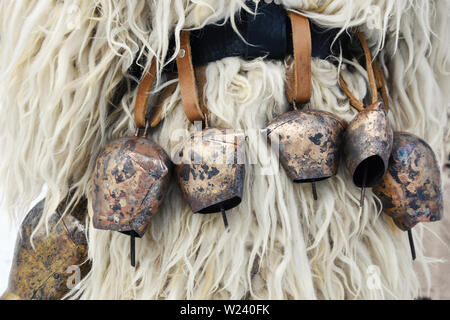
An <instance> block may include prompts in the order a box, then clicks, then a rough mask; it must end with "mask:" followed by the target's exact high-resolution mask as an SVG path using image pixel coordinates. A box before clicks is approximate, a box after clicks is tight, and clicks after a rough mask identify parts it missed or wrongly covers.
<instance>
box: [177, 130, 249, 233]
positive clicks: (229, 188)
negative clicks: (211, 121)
mask: <svg viewBox="0 0 450 320" xmlns="http://www.w3.org/2000/svg"><path fill="white" fill-rule="evenodd" d="M245 139H246V135H245V134H244V133H242V132H238V131H234V130H231V129H222V128H210V127H208V125H207V127H206V128H205V129H204V130H201V131H196V132H194V133H193V134H192V135H191V136H190V137H189V138H188V140H187V142H184V143H183V145H182V146H181V147H180V148H179V149H178V150H177V152H176V157H177V161H176V162H177V163H178V165H177V167H176V176H177V181H178V183H179V185H180V188H181V191H182V192H183V194H184V196H185V198H186V200H187V202H188V204H189V206H190V207H191V209H192V211H193V212H194V213H204V214H207V213H217V212H221V213H222V217H223V219H224V223H225V226H226V227H228V223H227V220H226V215H225V211H226V210H230V209H232V208H234V207H236V206H237V205H239V204H240V202H241V200H242V194H243V189H244V178H245Z"/></svg>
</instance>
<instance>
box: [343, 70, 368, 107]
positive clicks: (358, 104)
mask: <svg viewBox="0 0 450 320" xmlns="http://www.w3.org/2000/svg"><path fill="white" fill-rule="evenodd" d="M339 83H340V85H341V87H342V89H343V90H344V92H345V94H346V95H347V97H348V100H349V101H350V104H351V105H352V106H353V107H354V108H355V109H356V110H358V111H362V110H364V103H362V102H361V101H359V100H358V99H357V98H356V97H355V96H354V95H353V93H352V92H351V91H350V89H349V88H348V86H347V83H345V81H344V78H342V74H340V75H339Z"/></svg>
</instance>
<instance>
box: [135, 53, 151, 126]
mask: <svg viewBox="0 0 450 320" xmlns="http://www.w3.org/2000/svg"><path fill="white" fill-rule="evenodd" d="M155 78H156V59H153V61H152V64H151V65H150V70H149V71H148V72H147V73H145V74H144V77H143V78H142V80H141V83H140V84H139V88H138V93H137V97H136V104H135V106H134V122H135V123H136V126H137V127H138V128H145V122H146V119H145V115H146V113H147V102H148V97H149V95H150V91H151V90H152V88H153V85H154V83H155Z"/></svg>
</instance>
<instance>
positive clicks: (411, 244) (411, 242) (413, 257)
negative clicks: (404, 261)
mask: <svg viewBox="0 0 450 320" xmlns="http://www.w3.org/2000/svg"><path fill="white" fill-rule="evenodd" d="M408 239H409V246H410V247H411V255H412V259H413V261H414V260H416V249H415V248H414V238H413V235H412V230H411V229H409V230H408Z"/></svg>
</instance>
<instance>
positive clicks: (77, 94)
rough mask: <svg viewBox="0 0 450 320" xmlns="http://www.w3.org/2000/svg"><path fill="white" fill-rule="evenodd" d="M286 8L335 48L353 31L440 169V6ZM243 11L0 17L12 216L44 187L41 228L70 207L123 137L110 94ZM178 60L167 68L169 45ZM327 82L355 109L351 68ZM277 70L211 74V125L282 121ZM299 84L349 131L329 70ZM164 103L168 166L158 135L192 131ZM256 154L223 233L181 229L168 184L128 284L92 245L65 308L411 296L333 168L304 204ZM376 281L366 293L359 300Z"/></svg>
mask: <svg viewBox="0 0 450 320" xmlns="http://www.w3.org/2000/svg"><path fill="white" fill-rule="evenodd" d="M284 4H285V5H286V6H287V7H291V8H296V9H302V10H304V13H305V14H307V15H308V16H310V17H311V18H312V19H314V20H315V21H317V22H319V23H321V24H323V25H325V26H330V27H341V28H342V32H346V31H345V30H346V29H347V28H349V27H352V26H360V27H361V29H362V31H363V32H364V34H365V35H366V36H367V37H368V40H369V44H370V45H371V48H372V51H373V52H374V54H375V53H378V54H379V55H380V59H381V61H382V64H381V67H382V69H383V71H384V72H385V74H386V75H387V76H388V80H389V89H390V94H391V112H390V119H391V123H392V125H393V127H394V128H395V129H396V130H404V131H409V132H411V133H415V134H417V135H419V136H421V137H423V138H424V139H425V140H427V141H428V142H429V143H430V144H431V145H432V146H433V148H434V149H435V151H437V152H438V153H439V154H440V156H441V157H442V153H441V151H442V150H441V149H442V137H443V128H444V125H445V122H446V117H443V116H442V114H444V113H445V110H446V104H448V101H449V96H448V90H445V89H448V87H449V73H450V67H449V50H448V49H449V48H448V47H449V43H450V41H448V40H449V39H448V37H449V33H448V21H449V19H448V12H449V10H448V4H446V3H445V2H443V1H425V0H423V1H422V0H416V1H407V0H402V1H396V0H395V1H394V0H373V1H371V2H370V3H369V2H361V1H347V0H345V1H343V0H342V1H332V2H330V1H293V0H290V1H284ZM74 6H75V7H74ZM74 8H75V9H74ZM240 8H243V9H242V10H248V9H247V8H244V1H242V0H232V1H227V2H224V1H219V0H214V1H213V0H208V1H206V0H203V1H201V0H196V1H194V0H191V1H182V0H172V1H165V0H164V1H119V0H97V1H84V0H81V1H63V2H61V1H49V0H42V1H35V2H31V1H30V2H28V1H2V2H0V17H1V22H0V38H1V45H2V50H1V51H0V99H1V103H0V105H1V107H0V108H1V112H2V113H1V114H2V115H3V116H2V117H1V118H0V137H1V138H0V139H1V143H2V146H3V148H4V150H5V154H6V156H5V160H4V161H3V163H2V164H1V165H2V166H1V168H0V175H1V176H2V177H3V178H2V181H1V184H2V188H3V190H4V191H5V199H4V203H5V205H6V206H7V208H8V210H9V212H10V213H11V214H13V215H16V216H17V217H20V216H23V214H24V213H25V211H26V210H27V209H28V206H29V204H30V203H31V201H32V200H33V199H34V198H35V197H36V196H37V195H38V194H39V193H40V190H41V188H42V186H43V185H44V184H46V185H47V186H48V195H47V202H46V213H47V214H46V216H47V217H48V216H49V214H48V213H51V212H53V211H54V210H55V209H56V207H57V205H58V204H59V203H60V202H61V201H62V199H64V198H65V197H66V196H67V195H68V194H69V192H70V191H73V192H74V193H73V197H72V199H73V202H76V201H77V200H78V199H80V198H81V197H83V196H85V195H87V196H88V197H89V195H90V193H91V188H92V186H91V184H90V175H91V171H92V166H93V163H94V160H95V156H96V155H97V154H98V152H99V150H100V149H101V147H102V146H103V145H104V144H105V143H107V142H108V141H110V140H112V139H114V138H116V137H121V136H125V135H129V134H132V133H133V132H134V124H133V117H132V111H133V102H134V99H135V95H136V91H133V92H129V93H127V94H126V95H125V96H124V97H123V99H121V100H120V101H114V89H115V88H116V86H117V84H118V83H119V81H120V80H121V79H122V78H123V75H124V73H125V72H126V71H127V69H128V67H129V66H130V65H131V63H132V61H133V59H134V57H135V56H136V55H138V54H141V55H147V56H148V58H149V59H148V60H147V61H149V60H150V59H151V58H152V57H153V56H157V57H158V62H159V64H158V70H161V69H162V67H163V66H164V64H165V63H167V62H168V61H170V60H171V59H173V58H174V57H167V56H166V55H165V52H166V51H167V49H168V45H169V38H170V35H171V34H172V33H175V36H176V39H179V33H180V30H181V29H182V28H195V27H201V26H202V25H204V24H206V23H210V22H213V21H217V20H219V19H221V18H226V17H232V16H233V13H234V12H235V11H236V10H238V9H240ZM374 12H375V13H376V14H373V13H374ZM24 17H26V18H24ZM74 19H75V20H74ZM176 45H177V48H176V50H175V54H176V53H177V52H178V46H179V41H177V42H176ZM382 48H383V50H382V51H381V49H382ZM147 64H148V62H147ZM340 66H341V67H342V69H343V70H342V72H343V73H344V77H345V79H346V81H347V83H348V84H349V86H350V88H351V89H352V90H353V92H355V95H356V96H357V97H358V98H362V97H364V96H365V94H366V92H367V86H366V79H365V74H364V70H363V69H362V68H361V67H360V66H358V67H357V68H356V71H357V72H355V73H350V72H348V71H347V70H346V68H345V65H344V64H342V65H340ZM147 67H148V65H147ZM284 68H285V67H284V65H283V63H281V62H272V61H266V60H263V59H256V60H253V61H243V60H241V59H239V58H226V59H223V60H221V61H218V62H215V63H211V64H209V66H208V68H207V80H208V82H207V85H206V87H205V93H206V98H207V99H208V101H209V104H208V107H209V109H210V111H211V113H212V119H211V124H213V125H217V126H221V127H230V128H231V127H232V128H242V129H245V130H249V131H251V129H260V128H263V127H264V126H265V124H266V122H267V121H268V120H270V119H272V118H273V117H274V116H276V115H278V114H280V113H282V112H284V111H286V110H287V109H288V106H287V103H286V100H285V96H284ZM312 71H313V96H312V104H313V106H314V107H316V108H318V109H322V110H328V111H331V112H333V113H335V114H336V115H338V116H340V117H342V118H344V119H346V120H350V119H351V118H352V117H353V116H354V114H355V111H354V110H353V109H352V108H351V107H350V106H349V104H348V101H347V100H346V97H345V95H344V94H343V92H342V91H341V90H340V88H339V86H338V83H337V75H338V68H336V67H335V66H333V65H332V64H330V63H329V62H326V61H320V60H316V59H314V61H313V70H312ZM159 84H160V85H162V84H163V83H162V82H161V81H160V82H159ZM168 100H170V101H166V104H165V108H166V111H168V112H167V115H166V118H165V120H164V121H163V122H162V123H161V124H160V126H159V128H158V129H157V130H156V131H155V132H154V133H153V134H152V136H151V138H152V139H154V140H155V141H157V142H158V143H159V144H160V145H161V146H163V147H164V148H165V149H166V150H167V151H168V152H169V153H170V151H171V150H172V148H173V146H174V143H175V141H174V140H173V139H170V138H171V134H172V133H173V132H174V131H175V130H177V129H180V128H184V129H187V130H188V131H192V126H191V125H190V123H189V122H188V121H187V119H186V117H185V115H184V113H183V108H182V107H181V103H180V100H179V89H177V90H176V91H175V93H174V95H173V96H172V97H171V99H168ZM112 101H113V102H115V103H116V105H112V103H111V102H112ZM169 110H170V112H169ZM262 146H264V141H262V137H261V136H258V135H254V136H250V139H249V142H248V152H247V160H248V161H249V162H251V163H254V164H252V165H249V166H248V168H247V173H246V188H245V195H244V199H243V202H242V204H241V205H240V206H239V207H237V208H236V209H234V210H232V211H231V212H230V213H229V222H230V226H231V232H230V233H225V232H222V230H223V225H222V222H221V220H220V217H218V216H215V215H211V216H205V215H193V214H192V213H191V212H190V210H189V208H188V207H187V205H186V203H185V201H184V200H183V198H182V196H181V194H180V191H179V189H178V187H177V186H175V184H172V186H171V187H170V190H169V193H168V195H167V198H166V201H165V202H164V205H163V207H162V208H161V211H160V212H159V213H158V215H157V216H156V217H155V218H154V219H153V220H152V223H151V227H150V230H149V231H148V232H147V234H146V236H145V237H144V238H143V239H140V240H138V241H137V243H136V244H137V253H136V256H137V259H138V267H137V268H136V269H132V268H131V267H130V266H129V259H128V254H129V242H128V241H129V240H128V238H127V237H126V236H124V235H121V234H119V233H112V232H106V231H99V230H95V229H93V228H92V227H91V228H90V229H89V243H90V253H89V254H90V257H91V258H92V261H93V265H92V271H91V273H90V274H89V276H88V277H87V278H85V279H84V280H83V281H82V282H81V283H80V286H79V287H77V291H74V292H73V296H72V297H80V298H85V299H87V298H94V299H119V298H125V299H126V298H133V299H143V298H150V299H154V298H170V299H172V298H188V299H203V298H227V299H228V298H231V299H242V298H252V299H257V298H268V299H281V298H293V299H316V298H326V299H373V298H407V299H408V298H413V297H416V296H417V295H418V294H419V292H418V279H417V275H416V274H415V272H414V270H413V268H412V262H411V258H410V252H409V247H408V243H407V237H406V234H405V233H403V232H401V231H399V230H398V229H396V227H395V226H394V225H393V223H392V222H391V220H390V219H389V218H386V217H385V216H384V215H382V214H381V212H380V210H379V204H378V205H377V202H378V201H377V199H376V198H375V197H374V196H373V194H372V193H371V192H368V194H367V201H366V205H365V207H364V208H363V209H360V208H359V206H358V201H357V198H358V195H359V189H357V188H356V187H354V186H353V185H352V183H351V179H350V178H349V173H348V172H347V170H346V169H345V168H344V166H341V168H340V169H339V174H338V175H337V176H336V177H333V178H331V179H329V180H327V181H324V182H320V183H319V184H318V185H317V187H318V193H319V197H320V200H319V201H317V202H315V201H313V200H312V196H311V191H310V186H308V185H294V184H292V183H291V182H290V181H289V179H288V178H287V177H286V175H285V174H284V172H283V171H282V170H281V171H279V174H275V175H263V174H262V172H261V168H270V169H273V170H277V168H278V161H277V160H276V157H275V156H274V155H273V154H272V153H271V152H270V150H269V149H265V148H264V147H262ZM90 214H92V210H90ZM41 223H45V221H44V220H43V221H41ZM421 235H422V228H420V227H419V228H417V232H416V238H417V241H416V244H417V252H418V258H419V261H418V262H423V265H424V268H425V274H427V271H426V264H425V263H424V262H426V259H425V258H424V257H423V255H422V249H421V244H420V238H421ZM373 270H375V275H376V276H379V280H380V283H379V284H380V286H379V287H377V286H375V287H374V286H373V285H369V282H370V281H371V278H370V277H372V276H374V274H372V271H373Z"/></svg>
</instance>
